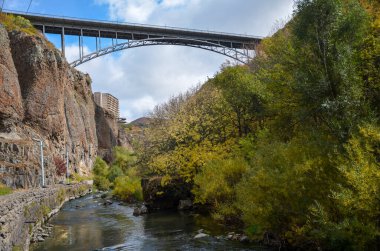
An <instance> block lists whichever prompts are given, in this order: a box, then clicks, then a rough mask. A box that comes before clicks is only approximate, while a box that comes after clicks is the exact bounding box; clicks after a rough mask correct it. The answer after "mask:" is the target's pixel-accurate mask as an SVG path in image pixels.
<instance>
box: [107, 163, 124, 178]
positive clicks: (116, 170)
mask: <svg viewBox="0 0 380 251" xmlns="http://www.w3.org/2000/svg"><path fill="white" fill-rule="evenodd" d="M123 175H124V172H123V170H121V168H120V167H119V166H117V165H112V166H111V168H110V169H109V172H108V175H107V178H108V180H109V181H111V182H114V180H115V179H116V178H117V177H119V176H123Z"/></svg>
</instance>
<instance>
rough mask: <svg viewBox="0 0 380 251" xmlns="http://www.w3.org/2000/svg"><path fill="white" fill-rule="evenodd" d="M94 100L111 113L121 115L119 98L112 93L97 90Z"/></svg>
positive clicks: (117, 116)
mask: <svg viewBox="0 0 380 251" xmlns="http://www.w3.org/2000/svg"><path fill="white" fill-rule="evenodd" d="M94 100H95V103H96V104H97V105H98V106H100V107H102V108H104V109H106V110H107V111H109V112H110V113H111V114H113V115H114V116H115V118H119V117H120V110H119V100H118V99H117V98H115V97H114V96H112V95H111V94H109V93H101V92H95V93H94Z"/></svg>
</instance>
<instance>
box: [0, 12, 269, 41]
mask: <svg viewBox="0 0 380 251" xmlns="http://www.w3.org/2000/svg"><path fill="white" fill-rule="evenodd" d="M3 13H6V14H15V15H26V16H28V15H29V16H35V17H47V18H59V19H62V20H66V21H70V20H75V21H86V22H102V23H105V24H119V25H129V26H134V27H142V28H157V29H166V30H173V31H175V30H178V31H189V32H200V33H207V34H212V35H228V36H238V37H245V38H252V39H263V38H264V37H263V36H252V35H246V34H238V33H229V32H218V31H210V30H201V29H189V28H180V27H175V26H166V25H165V26H161V25H152V24H139V23H129V22H119V21H109V20H101V19H90V18H76V17H70V16H59V15H49V14H42V13H33V12H24V11H16V10H9V9H3Z"/></svg>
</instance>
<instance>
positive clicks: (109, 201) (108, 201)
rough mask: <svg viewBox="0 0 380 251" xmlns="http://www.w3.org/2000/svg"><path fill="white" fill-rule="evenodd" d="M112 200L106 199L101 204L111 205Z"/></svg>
mask: <svg viewBox="0 0 380 251" xmlns="http://www.w3.org/2000/svg"><path fill="white" fill-rule="evenodd" d="M112 203H113V202H112V201H111V200H106V201H105V202H104V203H103V205H105V206H108V205H111V204H112Z"/></svg>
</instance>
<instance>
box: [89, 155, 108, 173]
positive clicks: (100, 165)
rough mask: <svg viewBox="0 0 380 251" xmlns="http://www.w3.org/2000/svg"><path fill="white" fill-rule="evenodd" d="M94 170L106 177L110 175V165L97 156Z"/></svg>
mask: <svg viewBox="0 0 380 251" xmlns="http://www.w3.org/2000/svg"><path fill="white" fill-rule="evenodd" d="M92 172H93V173H94V174H95V175H99V176H103V177H106V176H107V175H108V165H107V163H106V162H105V161H104V160H102V159H101V158H99V157H97V158H96V160H95V163H94V166H93V168H92Z"/></svg>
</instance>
